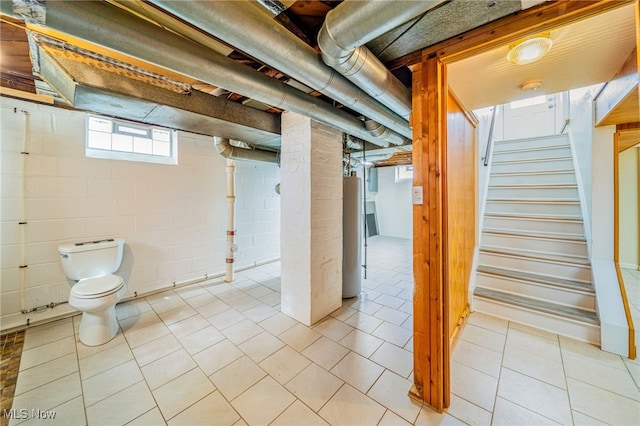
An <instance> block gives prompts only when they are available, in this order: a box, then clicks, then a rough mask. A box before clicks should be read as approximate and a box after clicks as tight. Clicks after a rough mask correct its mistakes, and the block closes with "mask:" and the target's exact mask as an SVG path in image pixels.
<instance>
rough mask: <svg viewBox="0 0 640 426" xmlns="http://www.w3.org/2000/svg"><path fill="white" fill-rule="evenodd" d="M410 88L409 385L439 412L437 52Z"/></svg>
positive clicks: (442, 90)
mask: <svg viewBox="0 0 640 426" xmlns="http://www.w3.org/2000/svg"><path fill="white" fill-rule="evenodd" d="M413 90H414V95H413V125H414V127H413V166H414V167H413V169H414V176H413V185H414V186H421V187H422V189H423V198H424V202H423V204H421V205H415V204H414V206H413V236H414V238H413V241H414V243H413V271H414V297H413V301H414V302H413V303H414V349H413V360H414V373H413V376H414V386H413V388H412V390H411V393H410V394H411V396H412V397H414V398H416V399H418V400H420V401H421V402H424V403H426V404H429V405H431V406H432V407H433V408H434V409H435V410H437V411H438V412H442V411H443V410H444V409H445V408H446V407H447V404H448V400H449V397H448V395H449V393H450V392H449V380H448V375H449V371H448V367H449V357H450V354H449V348H448V346H449V344H448V343H449V339H448V337H447V336H446V334H447V333H446V332H445V330H446V328H445V326H446V325H447V323H448V319H447V317H448V312H447V303H446V300H447V294H446V286H445V285H444V282H445V281H444V275H443V260H444V259H443V257H444V255H443V253H445V252H446V249H445V247H444V244H445V241H444V239H443V238H442V235H443V230H444V228H445V227H446V223H445V219H444V214H443V211H444V210H443V199H444V198H443V197H444V195H445V194H444V182H446V180H445V177H444V173H445V170H444V166H445V164H444V160H443V156H444V155H445V153H444V152H443V151H444V149H445V148H444V144H445V141H446V134H445V133H444V132H445V131H446V120H445V116H444V111H445V110H444V107H446V103H445V102H444V99H446V80H445V75H444V64H442V62H441V61H439V60H438V59H437V58H436V59H429V60H427V59H425V61H423V63H422V66H420V67H416V69H415V70H414V73H413ZM445 343H446V344H445ZM445 377H446V379H445Z"/></svg>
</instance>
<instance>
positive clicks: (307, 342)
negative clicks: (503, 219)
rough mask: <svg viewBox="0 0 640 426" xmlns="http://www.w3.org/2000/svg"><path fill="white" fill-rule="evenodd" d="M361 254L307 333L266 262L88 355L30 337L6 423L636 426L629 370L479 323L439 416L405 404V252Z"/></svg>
mask: <svg viewBox="0 0 640 426" xmlns="http://www.w3.org/2000/svg"><path fill="white" fill-rule="evenodd" d="M369 244H370V245H369V250H368V252H369V272H368V279H367V280H366V281H365V284H364V285H363V294H362V296H361V297H360V298H357V299H351V300H345V302H344V305H343V307H342V308H341V309H340V310H338V311H336V312H334V313H333V314H332V315H331V316H330V317H328V318H327V319H326V320H325V321H323V322H321V323H319V324H317V325H315V326H314V327H306V326H304V325H302V324H300V323H298V322H297V321H295V320H293V319H291V318H289V317H287V316H286V315H283V314H282V313H280V312H279V303H280V294H279V264H278V263H272V264H269V265H265V266H262V267H259V268H254V269H251V270H247V271H244V272H242V273H238V274H237V281H236V282H234V283H233V284H232V285H229V284H224V283H220V282H215V283H206V284H200V285H192V286H189V287H184V288H181V289H178V290H175V291H167V292H164V293H161V294H157V295H154V296H150V297H147V298H143V299H140V300H136V301H133V302H129V303H125V304H121V305H118V307H117V315H118V319H119V322H120V326H121V330H122V331H121V332H120V333H118V335H117V337H116V338H114V339H113V340H112V341H111V342H109V343H107V344H105V345H103V346H100V347H86V346H84V345H82V344H81V343H80V342H79V341H78V340H77V327H78V320H79V319H80V317H79V316H77V317H74V318H72V319H66V320H61V321H57V322H54V323H50V324H47V325H43V326H40V327H34V328H32V329H29V330H28V331H27V333H26V336H25V340H24V349H23V354H22V361H21V364H20V372H19V375H18V381H17V385H16V392H15V397H14V402H13V408H14V409H15V410H17V411H15V413H18V414H17V415H16V416H14V417H22V416H21V415H20V413H22V412H21V411H20V410H21V409H24V410H26V411H25V413H26V415H25V416H24V417H25V418H24V419H18V418H14V419H12V420H11V422H10V424H12V425H15V424H23V425H31V424H46V425H55V424H60V425H65V426H70V425H76V424H77V425H84V424H89V425H123V424H128V425H162V424H168V425H242V424H249V425H266V424H271V425H315V424H332V425H404V424H416V425H436V424H448V425H451V424H469V425H474V424H478V425H485V424H486V425H488V424H496V425H499V424H503V425H518V424H522V425H532V424H566V425H570V424H613V425H637V424H640V393H639V390H638V384H639V383H640V363H639V362H638V360H635V361H632V360H628V359H625V358H622V357H619V356H615V355H612V354H609V353H605V352H601V351H599V350H598V349H596V348H594V347H592V346H590V345H587V344H583V343H580V342H576V341H573V340H571V339H567V338H563V337H559V336H557V335H554V334H550V333H546V332H541V331H538V330H534V329H531V328H528V327H525V326H522V325H519V324H516V323H510V322H507V321H504V320H501V319H497V318H493V317H490V316H487V315H483V314H479V313H474V314H472V315H471V316H470V318H469V323H468V325H467V326H466V328H465V330H464V332H463V334H462V337H461V340H460V341H459V344H458V346H457V348H456V350H455V352H454V354H453V359H452V363H451V370H452V372H451V387H452V393H453V394H452V398H451V407H450V408H449V409H448V412H447V413H446V414H442V415H441V414H437V413H435V412H433V411H432V410H431V409H429V408H428V407H423V406H421V405H419V404H417V403H415V402H413V401H412V400H410V399H409V398H408V397H407V391H408V390H409V388H410V386H411V383H412V374H413V373H412V364H413V361H412V345H413V339H412V332H411V327H412V303H411V298H412V273H411V242H410V241H407V240H401V239H393V238H385V237H375V238H371V239H369ZM32 410H41V411H40V412H37V411H32ZM38 414H39V416H40V418H37V416H36V418H34V417H33V416H34V415H38ZM53 414H55V418H53V419H52V418H51V416H52V415H53ZM46 417H49V418H46Z"/></svg>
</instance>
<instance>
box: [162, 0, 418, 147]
mask: <svg viewBox="0 0 640 426" xmlns="http://www.w3.org/2000/svg"><path fill="white" fill-rule="evenodd" d="M150 2H151V3H153V4H155V5H157V6H158V7H161V8H163V9H164V10H166V11H168V12H170V13H172V14H174V15H176V16H178V17H179V18H182V19H184V20H185V21H188V22H190V23H192V24H193V25H195V26H196V27H198V28H200V29H202V30H204V31H206V32H208V33H210V34H212V35H213V36H215V37H217V38H219V39H221V40H223V41H225V42H227V43H229V44H230V45H232V46H235V47H236V48H238V49H239V50H241V51H243V52H245V53H247V54H248V55H250V56H252V57H254V58H256V59H258V60H260V61H262V62H264V63H266V64H268V65H270V66H273V67H275V68H277V69H278V70H280V71H282V72H283V73H285V74H287V75H289V76H291V77H293V78H295V79H296V80H299V81H300V82H302V83H303V84H306V85H307V86H309V87H312V88H313V89H315V90H317V91H319V92H321V93H323V94H325V95H327V96H329V97H330V98H332V99H335V100H337V101H339V102H341V103H343V104H344V105H346V106H348V107H349V108H352V109H354V110H356V111H358V112H360V113H362V114H364V115H365V116H367V117H369V119H372V120H375V121H377V122H379V123H380V124H381V125H383V126H385V127H386V128H388V129H385V128H384V127H383V129H384V131H383V132H382V133H379V134H378V135H376V137H377V138H380V139H384V140H386V141H389V142H391V143H393V144H395V145H403V144H405V143H407V140H406V138H411V129H410V128H409V124H408V122H407V118H408V117H405V118H403V117H401V116H399V115H398V114H396V113H394V112H393V111H392V110H390V109H389V108H388V107H386V106H384V105H382V104H380V103H379V102H378V101H376V100H374V99H373V98H371V97H370V96H369V95H367V93H365V91H363V90H362V89H360V88H359V87H357V86H355V85H354V84H352V83H351V82H349V81H348V80H347V79H346V78H344V77H341V76H340V75H338V74H336V72H335V71H334V70H333V69H331V68H330V67H328V66H326V65H325V64H324V63H322V61H321V60H319V58H318V53H317V52H316V51H315V50H314V49H313V48H312V47H311V46H309V45H308V44H306V43H305V42H303V41H302V40H300V39H299V38H298V37H296V36H295V35H293V34H292V33H291V32H289V31H288V30H287V29H286V28H284V27H283V26H281V25H278V24H277V23H276V22H274V20H273V19H272V18H271V17H269V16H268V15H267V14H265V13H264V11H263V10H261V9H260V8H258V7H256V6H255V5H254V4H252V3H251V2H249V1H248V0H237V1H212V2H194V1H166V0H150ZM248 29H250V31H248ZM294 58H295V59H294ZM400 84H402V83H400ZM403 87H404V86H403ZM405 89H406V88H405ZM409 103H411V97H410V94H409ZM407 115H408V114H407ZM389 129H390V130H389ZM395 132H397V133H395Z"/></svg>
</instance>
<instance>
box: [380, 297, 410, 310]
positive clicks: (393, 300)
mask: <svg viewBox="0 0 640 426" xmlns="http://www.w3.org/2000/svg"><path fill="white" fill-rule="evenodd" d="M375 301H376V303H380V304H381V305H384V306H387V307H389V308H391V309H393V310H396V311H397V310H398V308H399V307H400V306H402V304H403V303H404V302H405V301H404V299H400V298H398V297H395V296H391V295H389V294H386V293H383V294H381V295H380V296H378V297H376V298H375Z"/></svg>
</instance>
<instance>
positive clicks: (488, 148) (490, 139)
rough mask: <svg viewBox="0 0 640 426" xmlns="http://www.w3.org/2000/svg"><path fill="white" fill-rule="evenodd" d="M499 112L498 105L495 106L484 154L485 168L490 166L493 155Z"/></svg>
mask: <svg viewBox="0 0 640 426" xmlns="http://www.w3.org/2000/svg"><path fill="white" fill-rule="evenodd" d="M497 110H498V105H494V106H493V115H492V116H491V126H489V136H488V137H487V150H486V151H485V153H484V158H483V160H484V162H483V164H484V165H485V166H488V165H489V155H491V145H492V144H493V125H494V124H495V122H496V111H497Z"/></svg>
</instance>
